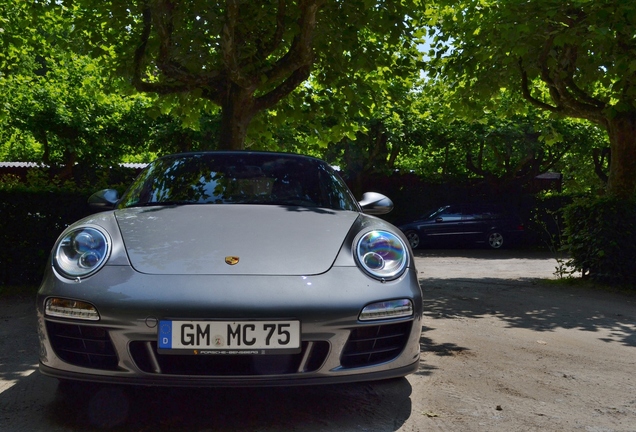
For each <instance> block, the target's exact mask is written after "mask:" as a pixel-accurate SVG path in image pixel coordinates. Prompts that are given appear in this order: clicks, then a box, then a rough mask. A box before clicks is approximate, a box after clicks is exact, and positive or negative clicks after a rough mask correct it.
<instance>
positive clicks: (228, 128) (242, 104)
mask: <svg viewBox="0 0 636 432" xmlns="http://www.w3.org/2000/svg"><path fill="white" fill-rule="evenodd" d="M229 86H230V88H229V90H228V92H227V96H226V98H225V101H224V103H223V104H222V105H221V140H220V142H219V146H218V149H219V150H243V149H244V148H245V137H246V136H247V128H248V127H249V125H250V122H251V121H252V118H253V117H254V114H255V110H254V92H253V91H250V90H246V89H243V88H241V87H239V86H237V85H236V84H234V83H231V84H229Z"/></svg>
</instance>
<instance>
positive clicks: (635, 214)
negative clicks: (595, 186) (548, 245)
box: [564, 197, 636, 285]
mask: <svg viewBox="0 0 636 432" xmlns="http://www.w3.org/2000/svg"><path fill="white" fill-rule="evenodd" d="M564 221H565V230H564V237H565V243H564V251H565V252H567V253H568V254H569V255H570V257H571V259H570V262H569V265H571V266H572V267H573V268H574V270H575V271H580V272H581V273H582V274H583V276H584V277H590V278H592V279H594V280H597V281H600V282H604V283H611V284H629V285H633V284H635V283H636V272H634V268H633V267H634V260H635V257H636V200H628V201H625V200H618V199H615V198H609V197H602V198H595V199H583V200H578V201H575V202H574V203H572V204H570V205H568V206H567V207H565V209H564Z"/></svg>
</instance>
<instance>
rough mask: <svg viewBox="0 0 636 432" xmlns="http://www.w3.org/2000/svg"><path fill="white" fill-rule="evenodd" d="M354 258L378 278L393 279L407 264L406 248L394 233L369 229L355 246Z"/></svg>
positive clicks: (366, 270)
mask: <svg viewBox="0 0 636 432" xmlns="http://www.w3.org/2000/svg"><path fill="white" fill-rule="evenodd" d="M356 259H357V261H358V264H359V265H360V267H362V269H363V270H364V271H365V272H367V273H368V274H369V275H371V276H373V277H375V278H378V279H395V278H397V277H399V276H400V275H402V273H403V272H404V269H405V268H406V266H407V264H408V248H407V247H406V245H405V244H404V242H403V241H402V240H401V239H400V238H399V237H398V236H396V235H395V234H393V233H390V232H388V231H369V232H368V233H366V234H364V235H363V236H362V237H361V238H360V240H358V244H357V246H356Z"/></svg>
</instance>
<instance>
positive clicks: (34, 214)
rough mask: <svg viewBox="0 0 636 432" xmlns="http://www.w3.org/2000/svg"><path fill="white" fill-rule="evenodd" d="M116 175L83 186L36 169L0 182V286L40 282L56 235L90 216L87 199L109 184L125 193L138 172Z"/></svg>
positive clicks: (105, 173) (111, 173)
mask: <svg viewBox="0 0 636 432" xmlns="http://www.w3.org/2000/svg"><path fill="white" fill-rule="evenodd" d="M118 171H119V170H116V169H115V170H104V171H103V172H102V173H101V176H95V174H94V173H93V178H91V179H90V181H84V182H82V183H83V184H86V185H88V186H84V187H79V186H77V184H76V182H73V181H63V180H60V179H57V178H53V179H51V178H50V177H49V174H48V173H47V172H46V171H43V170H35V169H33V170H31V171H29V174H28V176H27V179H26V181H22V180H20V179H17V178H15V177H12V176H4V177H2V178H0V214H2V217H1V218H0V286H4V285H33V284H37V283H39V282H40V280H41V278H42V272H43V270H44V266H45V265H47V258H48V256H49V252H50V251H51V248H52V247H53V244H54V243H55V240H56V239H57V236H58V235H59V234H60V233H61V232H62V230H64V228H66V227H67V226H68V225H70V224H71V223H73V222H75V221H76V220H78V219H80V218H82V217H84V216H87V215H88V214H90V209H89V207H88V204H87V200H88V197H89V196H90V195H91V194H93V193H94V192H96V191H97V190H99V189H102V188H105V187H107V186H108V187H115V188H118V189H119V190H120V191H122V190H123V189H124V187H125V186H124V184H129V183H130V182H131V180H132V177H133V176H134V172H132V171H130V170H128V172H123V171H122V172H118Z"/></svg>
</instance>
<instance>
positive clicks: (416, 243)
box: [405, 231, 420, 249]
mask: <svg viewBox="0 0 636 432" xmlns="http://www.w3.org/2000/svg"><path fill="white" fill-rule="evenodd" d="M405 235H406V239H407V240H408V241H409V244H410V245H411V248H413V249H417V248H418V247H420V236H419V234H418V233H416V232H415V231H407V232H406V233H405Z"/></svg>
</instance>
